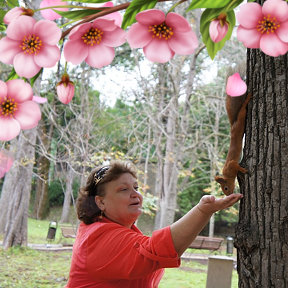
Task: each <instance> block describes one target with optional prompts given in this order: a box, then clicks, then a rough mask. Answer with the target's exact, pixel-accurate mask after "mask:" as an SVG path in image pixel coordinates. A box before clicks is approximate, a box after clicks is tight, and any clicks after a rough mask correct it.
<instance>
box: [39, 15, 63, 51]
mask: <svg viewBox="0 0 288 288" xmlns="http://www.w3.org/2000/svg"><path fill="white" fill-rule="evenodd" d="M34 33H35V34H36V35H37V36H38V37H39V38H40V39H41V40H42V42H45V43H48V44H49V45H56V44H57V43H58V42H59V40H60V38H61V34H62V32H61V29H60V28H59V27H58V26H57V25H56V23H55V22H52V21H48V20H40V21H38V22H37V23H36V24H35V26H34Z"/></svg>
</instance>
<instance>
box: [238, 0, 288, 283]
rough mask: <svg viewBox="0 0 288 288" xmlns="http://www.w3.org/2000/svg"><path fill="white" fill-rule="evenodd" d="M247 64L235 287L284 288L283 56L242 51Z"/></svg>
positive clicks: (287, 201)
mask: <svg viewBox="0 0 288 288" xmlns="http://www.w3.org/2000/svg"><path fill="white" fill-rule="evenodd" d="M258 2H259V1H258ZM259 3H260V2H259ZM247 61H248V62H247V81H248V91H249V92H252V97H253V98H252V100H251V103H249V105H248V114H247V122H246V138H245V149H244V157H243V164H244V167H246V168H247V169H248V170H249V174H247V175H245V177H244V178H245V181H244V179H243V178H241V179H239V181H240V187H241V192H242V193H243V194H244V198H243V200H242V201H241V204H240V212H239V223H238V227H237V229H236V241H235V246H236V248H237V249H238V250H237V251H238V265H237V266H238V273H239V287H241V288H249V287H253V288H255V287H259V288H260V287H261V288H271V287H275V288H284V287H286V288H287V287H288V269H287V263H288V177H287V175H288V157H287V156H288V55H287V54H286V55H284V56H280V57H276V58H273V57H269V56H266V55H264V54H263V53H262V52H260V51H259V50H249V49H248V52H247Z"/></svg>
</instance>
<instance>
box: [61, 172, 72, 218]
mask: <svg viewBox="0 0 288 288" xmlns="http://www.w3.org/2000/svg"><path fill="white" fill-rule="evenodd" d="M66 176H67V178H66V191H65V197H64V204H63V209H62V215H61V220H60V223H68V222H69V211H70V204H71V197H73V180H74V177H75V173H74V171H73V169H72V168H71V167H68V171H67V173H66Z"/></svg>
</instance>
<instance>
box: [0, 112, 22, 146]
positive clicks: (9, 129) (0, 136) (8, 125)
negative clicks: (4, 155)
mask: <svg viewBox="0 0 288 288" xmlns="http://www.w3.org/2000/svg"><path fill="white" fill-rule="evenodd" d="M0 127H1V129H0V141H10V140H12V139H13V138H15V137H16V136H18V135H19V133H20V131H21V128H20V124H19V123H18V121H17V120H15V119H14V118H10V117H9V118H2V117H0Z"/></svg>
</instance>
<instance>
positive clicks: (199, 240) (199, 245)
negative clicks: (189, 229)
mask: <svg viewBox="0 0 288 288" xmlns="http://www.w3.org/2000/svg"><path fill="white" fill-rule="evenodd" d="M223 241H224V239H223V238H217V237H206V236H197V237H196V238H195V239H194V241H193V242H192V243H191V244H190V245H189V247H188V248H193V249H206V250H212V251H216V250H218V249H219V248H220V247H221V245H222V243H223Z"/></svg>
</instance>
